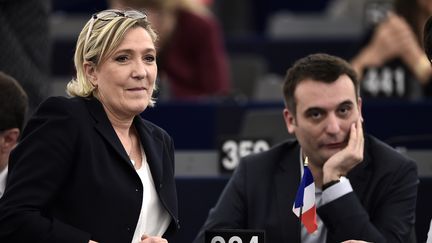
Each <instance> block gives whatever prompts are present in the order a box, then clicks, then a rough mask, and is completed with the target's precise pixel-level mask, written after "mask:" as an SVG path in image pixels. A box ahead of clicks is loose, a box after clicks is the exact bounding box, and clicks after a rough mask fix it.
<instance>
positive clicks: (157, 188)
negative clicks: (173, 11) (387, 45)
mask: <svg viewBox="0 0 432 243" xmlns="http://www.w3.org/2000/svg"><path fill="white" fill-rule="evenodd" d="M156 39H157V35H156V34H155V32H154V31H153V29H152V28H151V26H150V22H149V21H148V19H147V16H146V15H145V13H143V12H139V11H121V10H105V11H102V12H99V13H97V14H94V15H93V16H92V17H91V18H90V20H89V21H88V22H87V24H86V25H85V26H84V28H83V29H82V31H81V33H80V35H79V37H78V41H77V45H76V50H75V56H74V63H75V68H76V77H75V78H74V79H73V80H71V81H70V82H69V84H68V86H67V92H68V94H69V95H70V96H72V97H71V98H67V97H51V98H48V99H47V100H45V101H44V102H43V103H42V104H41V105H40V106H39V108H38V109H37V110H36V112H35V113H34V115H33V116H32V117H31V118H30V120H29V121H28V123H27V125H26V127H25V128H24V131H23V134H22V139H21V140H20V143H19V144H18V145H17V147H16V148H15V149H14V150H13V151H12V153H11V156H10V160H9V175H8V179H7V184H6V190H5V192H4V194H3V197H2V199H1V200H0V242H40V243H59V242H70V243H88V242H91V243H94V242H101V243H102V242H103V243H119V242H122V243H123V242H124V243H129V242H131V243H150V242H158V243H165V242H167V240H166V239H165V237H167V236H169V235H171V234H173V233H175V232H176V231H177V229H178V227H179V223H178V219H177V218H178V216H177V215H178V214H177V193H176V186H175V180H174V146H173V140H172V138H171V137H170V136H169V135H168V134H167V133H166V132H165V131H164V130H163V129H162V128H160V127H158V126H156V125H155V124H153V123H151V122H149V121H146V120H144V119H142V118H141V117H140V114H141V113H142V112H143V111H144V110H145V109H146V108H147V107H149V106H150V107H151V106H153V105H154V103H155V100H154V99H153V97H152V95H153V91H154V90H155V85H156V83H155V82H156V76H157V65H156V56H157V55H156V54H157V51H156V47H155V43H156Z"/></svg>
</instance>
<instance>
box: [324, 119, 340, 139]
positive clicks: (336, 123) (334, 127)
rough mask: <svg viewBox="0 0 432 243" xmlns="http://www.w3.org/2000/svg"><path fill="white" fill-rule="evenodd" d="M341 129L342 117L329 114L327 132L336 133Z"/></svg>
mask: <svg viewBox="0 0 432 243" xmlns="http://www.w3.org/2000/svg"><path fill="white" fill-rule="evenodd" d="M340 130H341V129H340V119H339V118H338V117H337V116H336V115H334V114H331V115H329V116H328V117H327V119H326V132H327V133H330V134H336V133H338V132H339V131H340Z"/></svg>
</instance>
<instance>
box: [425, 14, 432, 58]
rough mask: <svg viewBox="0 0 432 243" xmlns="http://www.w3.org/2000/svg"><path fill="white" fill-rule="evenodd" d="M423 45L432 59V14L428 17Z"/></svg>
mask: <svg viewBox="0 0 432 243" xmlns="http://www.w3.org/2000/svg"><path fill="white" fill-rule="evenodd" d="M423 32H424V34H423V45H424V49H425V53H426V55H427V57H428V59H429V61H431V60H432V16H430V17H429V18H428V20H427V21H426V24H425V25H424V30H423Z"/></svg>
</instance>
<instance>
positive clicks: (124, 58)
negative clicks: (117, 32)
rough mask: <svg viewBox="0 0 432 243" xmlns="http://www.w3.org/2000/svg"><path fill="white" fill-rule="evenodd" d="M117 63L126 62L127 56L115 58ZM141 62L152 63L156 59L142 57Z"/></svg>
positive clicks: (151, 56) (149, 56)
mask: <svg viewBox="0 0 432 243" xmlns="http://www.w3.org/2000/svg"><path fill="white" fill-rule="evenodd" d="M115 60H116V61H117V62H126V61H128V60H129V56H118V57H116V58H115ZM143 60H144V61H146V62H154V61H155V60H156V57H155V56H153V55H147V56H144V57H143Z"/></svg>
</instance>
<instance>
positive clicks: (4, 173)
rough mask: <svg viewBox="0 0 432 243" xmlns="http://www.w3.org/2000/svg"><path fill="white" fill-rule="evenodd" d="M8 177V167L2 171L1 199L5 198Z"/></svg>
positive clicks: (0, 181) (0, 174)
mask: <svg viewBox="0 0 432 243" xmlns="http://www.w3.org/2000/svg"><path fill="white" fill-rule="evenodd" d="M7 175H8V166H7V165H6V167H5V168H4V169H3V170H2V171H0V198H1V197H2V196H3V193H4V190H5V187H6V177H7Z"/></svg>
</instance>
